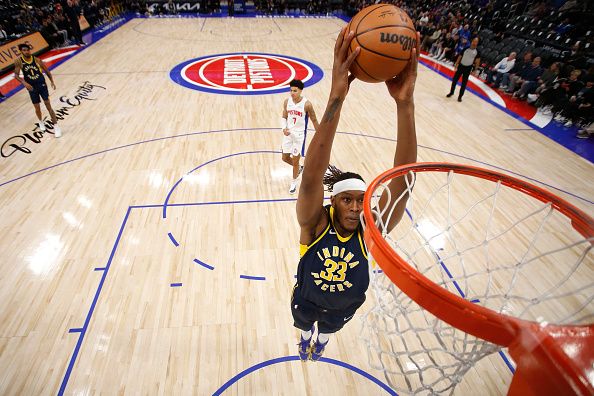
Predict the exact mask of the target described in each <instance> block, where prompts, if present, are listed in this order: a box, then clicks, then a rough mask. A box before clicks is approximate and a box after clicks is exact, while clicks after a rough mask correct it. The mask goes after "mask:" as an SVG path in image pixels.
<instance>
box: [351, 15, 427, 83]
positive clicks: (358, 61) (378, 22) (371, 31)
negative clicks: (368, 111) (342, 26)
mask: <svg viewBox="0 0 594 396" xmlns="http://www.w3.org/2000/svg"><path fill="white" fill-rule="evenodd" d="M346 31H347V32H350V31H353V32H355V37H354V38H353V41H351V45H350V47H349V54H350V53H351V52H352V51H354V50H355V48H357V47H361V51H360V52H359V55H358V56H357V58H355V61H354V62H353V64H352V66H351V69H350V72H351V73H353V74H354V76H355V77H356V78H358V79H359V80H362V81H365V82H370V83H379V82H384V81H386V80H389V79H391V78H393V77H395V76H397V75H398V74H399V73H400V72H401V71H402V70H403V69H404V68H405V67H406V64H407V63H408V61H409V59H410V56H411V52H412V49H413V48H414V47H415V46H416V37H417V32H416V30H415V26H414V24H413V22H412V20H411V19H410V17H409V16H408V15H407V14H406V12H404V11H402V10H401V9H400V8H398V7H396V6H394V5H391V4H375V5H372V6H369V7H366V8H364V9H362V10H361V11H359V12H358V13H357V15H355V16H354V17H353V19H351V21H350V22H349V25H348V26H347V30H346ZM417 51H418V49H417Z"/></svg>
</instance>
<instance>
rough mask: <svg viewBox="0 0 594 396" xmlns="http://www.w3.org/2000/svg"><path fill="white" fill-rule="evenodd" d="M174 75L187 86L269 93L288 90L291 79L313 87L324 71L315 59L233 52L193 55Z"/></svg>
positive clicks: (232, 92)
mask: <svg viewBox="0 0 594 396" xmlns="http://www.w3.org/2000/svg"><path fill="white" fill-rule="evenodd" d="M169 75H170V77H171V79H172V80H173V81H175V82H176V83H178V84H180V85H183V86H184V87H186V88H191V89H196V90H198V91H204V92H210V93H218V94H226V95H265V94H275V93H280V92H286V91H287V89H288V86H289V82H290V81H291V80H293V79H297V80H301V81H303V82H304V83H305V86H306V87H309V86H311V85H313V84H315V83H317V82H318V81H320V80H321V79H322V77H323V76H324V73H323V72H322V70H321V69H320V68H319V67H318V66H316V65H314V64H313V63H311V62H307V61H305V60H303V59H298V58H293V57H290V56H285V55H275V54H260V53H251V52H245V53H233V54H219V55H209V56H204V57H201V58H196V59H191V60H189V61H186V62H183V63H180V64H179V65H177V66H175V67H174V68H173V69H172V70H171V72H170V73H169Z"/></svg>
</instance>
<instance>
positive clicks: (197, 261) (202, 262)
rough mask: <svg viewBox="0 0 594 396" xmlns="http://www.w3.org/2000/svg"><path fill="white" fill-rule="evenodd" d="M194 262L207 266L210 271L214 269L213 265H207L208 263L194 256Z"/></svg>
mask: <svg viewBox="0 0 594 396" xmlns="http://www.w3.org/2000/svg"><path fill="white" fill-rule="evenodd" d="M194 262H195V263H196V264H199V265H201V266H203V267H204V268H208V269H209V270H211V271H212V270H213V269H214V267H213V266H212V265H208V264H206V263H205V262H204V261H200V260H198V259H197V258H195V259H194Z"/></svg>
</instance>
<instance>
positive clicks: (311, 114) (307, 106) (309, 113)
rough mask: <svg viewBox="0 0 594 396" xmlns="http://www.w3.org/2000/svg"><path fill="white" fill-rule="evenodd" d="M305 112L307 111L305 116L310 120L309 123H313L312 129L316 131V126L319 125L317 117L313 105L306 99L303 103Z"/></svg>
mask: <svg viewBox="0 0 594 396" xmlns="http://www.w3.org/2000/svg"><path fill="white" fill-rule="evenodd" d="M305 112H306V113H307V116H308V117H309V119H310V120H311V123H312V124H313V126H314V129H315V130H316V132H317V131H318V128H319V127H320V124H319V123H318V117H317V116H316V112H315V111H314V108H313V105H312V104H311V102H310V101H309V100H308V101H307V103H305Z"/></svg>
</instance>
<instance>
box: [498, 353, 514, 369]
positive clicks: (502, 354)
mask: <svg viewBox="0 0 594 396" xmlns="http://www.w3.org/2000/svg"><path fill="white" fill-rule="evenodd" d="M499 356H501V358H502V359H503V361H504V362H505V365H506V366H507V368H508V369H509V371H511V372H512V374H514V373H515V372H516V369H515V367H514V365H513V364H512V362H510V361H509V359H508V358H507V355H506V354H505V353H504V352H503V351H499Z"/></svg>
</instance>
